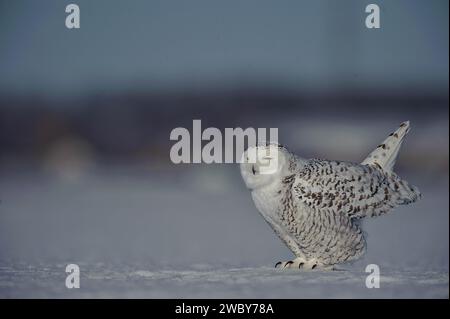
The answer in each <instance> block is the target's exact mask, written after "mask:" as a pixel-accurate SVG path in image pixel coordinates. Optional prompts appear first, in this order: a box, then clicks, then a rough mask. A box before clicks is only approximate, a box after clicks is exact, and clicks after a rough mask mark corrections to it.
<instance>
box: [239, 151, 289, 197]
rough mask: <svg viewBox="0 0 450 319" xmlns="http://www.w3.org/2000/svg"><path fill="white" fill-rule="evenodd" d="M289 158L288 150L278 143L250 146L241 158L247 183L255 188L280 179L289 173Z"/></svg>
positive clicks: (242, 171) (243, 175)
mask: <svg viewBox="0 0 450 319" xmlns="http://www.w3.org/2000/svg"><path fill="white" fill-rule="evenodd" d="M289 159H290V153H289V152H288V150H286V148H284V147H283V146H281V145H279V144H276V143H267V144H264V145H257V146H252V147H249V148H248V149H247V150H246V151H245V152H244V154H243V155H242V159H241V175H242V178H243V179H244V182H245V185H246V186H247V188H249V189H251V190H254V189H257V188H260V187H264V186H266V185H269V184H271V183H272V182H273V181H277V180H278V181H279V180H280V178H281V177H283V176H285V175H287V174H288V167H289Z"/></svg>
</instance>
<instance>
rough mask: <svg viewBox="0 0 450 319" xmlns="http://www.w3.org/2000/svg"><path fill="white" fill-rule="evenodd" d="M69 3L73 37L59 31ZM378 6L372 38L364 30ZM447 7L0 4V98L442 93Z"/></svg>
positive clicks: (210, 1)
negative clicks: (217, 92)
mask: <svg viewBox="0 0 450 319" xmlns="http://www.w3.org/2000/svg"><path fill="white" fill-rule="evenodd" d="M71 2H73V3H77V4H78V5H79V6H80V9H81V29H80V30H68V29H66V28H65V25H64V21H65V16H66V13H65V10H64V9H65V6H66V5H67V4H69V3H71ZM368 3H377V4H379V5H380V7H381V10H382V13H381V26H382V28H381V29H380V30H368V29H366V28H365V26H364V19H365V16H366V13H365V12H364V8H365V5H366V4H368ZM448 53H449V46H448V1H444V0H443V1H440V0H433V1H425V0H416V1H413V0H408V1H406V0H402V1H400V0H397V1H371V2H367V3H366V2H365V1H359V0H348V1H317V0H308V1H300V0H292V1H286V0H277V1H275V0H244V1H242V0H226V1H225V0H192V1H181V0H178V1H175V0H174V1H167V0H160V1H156V0H152V1H137V0H131V1H124V0H121V1H119V0H95V1H92V0H90V1H89V0H73V1H61V0H39V1H32V0H14V1H11V0H0V93H15V94H27V93H42V94H48V95H61V94H63V95H65V94H69V95H73V94H80V93H92V92H93V91H94V92H98V91H100V92H101V91H108V92H109V91H111V90H113V91H117V90H128V89H130V88H134V89H136V90H152V89H161V88H169V89H172V88H180V87H181V88H188V89H189V88H199V89H203V88H209V87H216V86H218V87H221V86H238V85H241V84H242V83H244V84H247V85H252V84H259V85H260V84H263V85H276V86H280V87H287V88H290V89H294V90H300V91H303V90H327V89H339V88H340V87H349V86H350V87H355V88H367V87H368V88H371V87H381V88H384V89H392V90H396V89H399V88H410V87H421V88H424V89H438V90H446V89H447V87H448Z"/></svg>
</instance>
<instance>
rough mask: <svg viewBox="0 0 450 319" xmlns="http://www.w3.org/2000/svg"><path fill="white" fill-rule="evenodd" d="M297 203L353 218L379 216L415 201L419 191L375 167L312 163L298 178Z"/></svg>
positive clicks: (346, 163) (326, 162)
mask: <svg viewBox="0 0 450 319" xmlns="http://www.w3.org/2000/svg"><path fill="white" fill-rule="evenodd" d="M292 193H293V197H294V200H295V201H296V202H298V203H299V204H302V205H305V206H307V207H309V208H311V209H312V210H313V211H321V210H327V211H332V212H335V213H338V214H344V215H346V216H348V217H350V218H363V217H367V216H369V217H372V216H379V215H382V214H385V213H387V212H388V211H389V210H390V209H392V208H393V207H396V206H398V205H402V204H408V203H411V202H414V201H416V200H417V198H418V194H420V193H419V192H418V190H417V189H416V188H415V187H413V186H410V185H409V184H408V183H407V182H406V181H403V180H401V179H400V178H399V177H398V176H397V175H396V174H395V173H390V172H385V171H383V170H382V169H380V168H379V167H377V166H376V165H362V164H355V163H349V162H339V161H327V160H310V161H308V163H307V164H306V165H305V166H304V167H303V169H301V170H300V171H299V172H298V173H297V174H296V176H295V181H294V183H293V185H292Z"/></svg>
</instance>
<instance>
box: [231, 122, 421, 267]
mask: <svg viewBox="0 0 450 319" xmlns="http://www.w3.org/2000/svg"><path fill="white" fill-rule="evenodd" d="M408 131H409V122H404V123H402V124H401V125H400V127H399V128H398V129H397V130H396V131H395V132H393V133H391V134H390V135H389V136H388V137H387V138H386V139H385V140H384V142H383V143H381V144H380V145H379V146H378V147H377V148H376V149H375V150H374V151H373V152H372V153H370V154H369V156H368V157H367V158H366V159H365V160H364V161H363V162H362V163H361V164H356V163H350V162H343V161H330V160H322V159H303V158H301V157H298V156H296V155H294V154H292V153H290V152H289V151H288V150H287V149H286V148H285V147H283V146H281V145H278V144H275V143H266V144H264V145H261V144H259V145H257V146H255V147H250V148H249V149H247V150H246V151H245V153H244V158H243V161H242V163H241V164H240V169H241V174H242V177H243V179H244V181H245V184H246V186H247V188H248V189H250V190H251V195H252V198H253V201H254V203H255V205H256V207H257V209H258V210H259V212H260V213H261V214H262V216H263V217H264V219H265V220H266V222H267V223H268V224H269V225H270V226H271V227H272V229H273V230H274V231H275V233H276V234H277V235H278V236H279V237H280V238H281V240H282V241H283V242H284V243H285V244H286V245H287V246H288V247H289V249H290V250H291V251H292V252H293V253H294V255H295V257H296V258H295V259H294V260H291V261H286V262H278V263H277V264H276V266H275V267H277V268H280V267H281V268H297V269H319V268H320V269H333V266H334V265H337V264H341V263H344V262H349V261H352V260H356V259H358V258H359V257H361V256H362V255H363V254H364V252H365V248H366V243H365V239H364V234H363V232H362V231H361V227H360V226H361V225H360V222H361V219H362V218H364V217H373V216H379V215H383V214H386V213H387V212H388V211H390V210H391V209H392V208H394V207H396V206H398V205H406V204H409V203H413V202H415V201H417V200H418V199H419V198H420V197H421V194H420V192H419V190H418V189H417V187H415V186H412V185H410V184H408V183H407V182H406V181H405V180H402V179H401V178H400V177H399V176H397V175H396V174H395V173H394V172H393V167H394V164H395V160H396V158H397V154H398V151H399V149H400V146H401V144H402V141H403V139H404V138H405V136H406V134H407V133H408ZM250 154H256V155H255V156H257V157H256V159H257V161H256V162H255V161H250V160H249V156H250Z"/></svg>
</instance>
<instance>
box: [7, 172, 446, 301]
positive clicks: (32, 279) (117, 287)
mask: <svg viewBox="0 0 450 319" xmlns="http://www.w3.org/2000/svg"><path fill="white" fill-rule="evenodd" d="M177 170H178V172H180V174H173V171H177ZM170 171H171V172H167V171H165V169H161V171H156V170H152V171H151V172H149V171H146V170H145V169H141V168H140V169H136V170H129V169H128V168H127V169H124V170H122V171H121V170H120V169H119V170H117V169H115V170H114V173H111V172H110V171H97V172H90V173H89V174H88V175H87V176H82V177H80V178H79V179H70V180H64V179H61V178H60V177H56V176H52V175H51V174H50V175H46V174H44V175H39V174H38V175H33V174H24V175H17V174H14V173H10V174H8V173H4V174H3V177H2V179H0V190H1V200H2V201H1V204H0V298H49V297H51V298H115V297H117V298H172V297H173V298H448V297H449V281H448V256H449V255H448V252H449V247H448V243H449V241H448V239H449V234H448V225H449V221H448V212H449V207H448V178H447V176H444V177H443V178H442V179H441V180H438V181H436V180H433V181H427V180H426V179H423V178H421V177H420V176H405V177H406V179H407V180H408V181H410V182H411V183H413V184H416V185H418V186H419V187H420V189H421V191H422V192H423V194H424V197H423V199H422V200H421V201H420V202H418V203H416V204H413V205H410V206H406V207H400V208H398V209H396V210H395V211H394V212H392V213H391V214H389V215H386V216H381V217H379V218H376V219H371V220H367V221H365V222H364V230H365V232H366V233H367V241H368V252H367V254H366V255H365V257H364V258H363V259H361V260H359V261H357V262H356V263H354V264H351V265H342V266H341V267H339V269H340V270H338V271H331V272H325V271H297V270H278V269H274V268H273V266H274V264H275V263H276V262H277V261H282V260H289V259H292V254H291V252H290V251H289V250H288V249H287V248H286V247H285V246H284V245H283V244H282V243H281V241H280V240H279V239H278V238H277V237H276V235H275V234H274V233H273V232H272V230H271V229H270V227H269V226H268V225H267V224H266V223H265V222H264V220H263V219H262V217H261V216H260V215H259V213H258V212H257V211H256V208H255V207H254V204H253V203H252V201H251V198H250V194H249V193H248V191H247V190H246V189H245V187H244V185H243V183H242V180H241V178H240V176H239V172H238V170H237V169H236V167H235V166H230V165H228V166H227V165H222V166H221V165H218V166H207V165H204V166H203V165H200V166H196V167H195V168H192V166H190V167H182V168H178V167H173V168H170ZM181 172H183V173H181ZM403 175H404V174H403ZM69 263H76V264H78V265H79V266H80V271H81V288H80V289H70V290H69V289H67V288H66V287H65V278H66V275H67V274H66V273H65V267H66V265H67V264H69ZM368 264H377V265H378V266H379V267H380V272H381V280H380V288H379V289H376V288H373V289H368V288H366V286H365V281H366V276H367V275H368V273H365V267H366V266H367V265H368Z"/></svg>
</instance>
